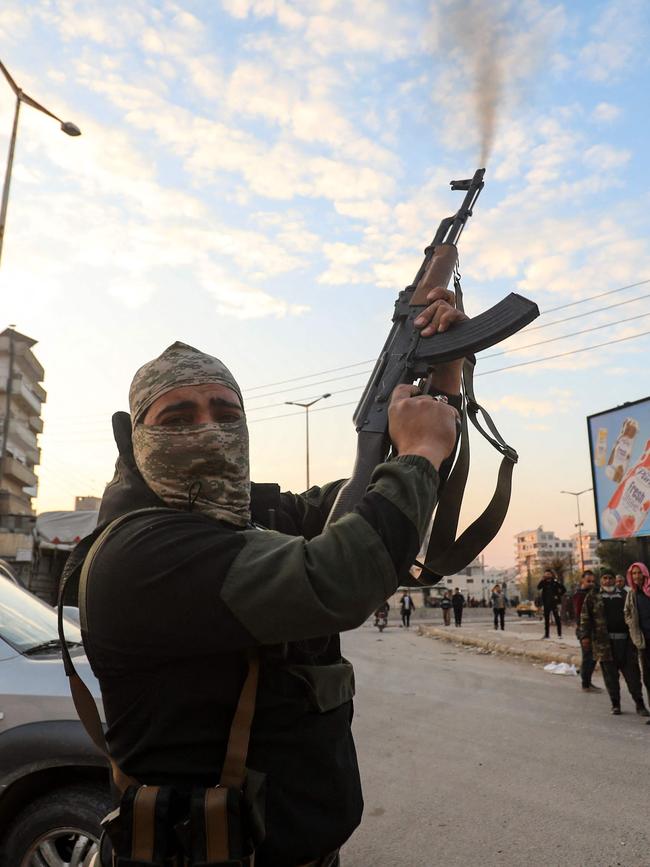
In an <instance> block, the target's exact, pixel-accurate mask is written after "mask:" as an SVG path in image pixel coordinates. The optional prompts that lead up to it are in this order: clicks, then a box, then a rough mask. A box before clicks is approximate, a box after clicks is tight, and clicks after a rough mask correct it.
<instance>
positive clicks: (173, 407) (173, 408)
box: [156, 400, 196, 418]
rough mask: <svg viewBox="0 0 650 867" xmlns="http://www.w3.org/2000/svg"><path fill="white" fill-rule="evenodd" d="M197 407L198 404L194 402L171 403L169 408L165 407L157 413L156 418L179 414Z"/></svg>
mask: <svg viewBox="0 0 650 867" xmlns="http://www.w3.org/2000/svg"><path fill="white" fill-rule="evenodd" d="M195 406H196V402H195V401H193V400H181V401H179V402H178V403H170V404H169V406H165V407H163V408H162V409H161V410H159V411H158V412H157V413H156V418H160V416H161V415H166V413H168V412H178V411H180V410H184V409H194V407H195Z"/></svg>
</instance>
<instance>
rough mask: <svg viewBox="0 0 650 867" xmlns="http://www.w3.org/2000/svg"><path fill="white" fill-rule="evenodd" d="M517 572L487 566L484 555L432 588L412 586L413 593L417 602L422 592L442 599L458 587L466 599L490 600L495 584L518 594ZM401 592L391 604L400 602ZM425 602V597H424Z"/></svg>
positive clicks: (512, 594) (508, 591) (508, 592)
mask: <svg viewBox="0 0 650 867" xmlns="http://www.w3.org/2000/svg"><path fill="white" fill-rule="evenodd" d="M515 578H516V573H515V570H514V569H495V568H494V567H487V568H486V566H485V564H484V560H483V557H482V556H481V557H477V558H476V559H475V560H472V562H471V563H470V564H469V566H466V567H465V568H464V569H463V571H462V572H459V573H457V574H456V575H450V576H449V577H445V578H441V579H440V581H439V582H438V583H437V584H435V585H434V586H433V587H431V588H430V590H425V591H422V590H419V589H418V588H417V587H413V588H411V594H412V595H414V598H415V600H416V604H418V601H417V598H418V596H420V594H423V596H424V595H428V596H429V597H430V599H431V600H434V599H440V598H441V597H442V595H443V593H444V592H445V590H449V591H450V592H452V593H453V592H454V590H455V589H456V588H458V589H459V591H460V592H461V593H462V594H463V596H464V597H465V599H466V600H467V599H469V597H470V596H471V597H473V598H474V599H476V601H477V602H481V601H485V602H488V601H489V599H490V593H491V592H492V588H493V587H494V585H495V584H501V585H505V587H506V592H507V594H508V597H514V596H517V595H518V589H517V586H516V581H515ZM400 596H401V592H400V591H398V592H397V593H396V594H395V595H394V596H393V597H392V598H391V599H390V600H389V602H390V604H391V606H392V605H394V604H397V603H398V602H399V598H400ZM422 601H423V602H424V599H422Z"/></svg>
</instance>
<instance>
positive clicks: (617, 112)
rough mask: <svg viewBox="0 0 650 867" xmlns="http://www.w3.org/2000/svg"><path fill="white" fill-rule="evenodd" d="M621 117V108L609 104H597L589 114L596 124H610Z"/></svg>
mask: <svg viewBox="0 0 650 867" xmlns="http://www.w3.org/2000/svg"><path fill="white" fill-rule="evenodd" d="M620 116H621V108H620V106H618V105H613V104H612V103H611V102H599V103H598V105H597V106H596V107H595V108H594V110H593V111H592V113H591V117H592V119H593V120H595V121H596V122H597V123H612V121H615V120H616V119H617V118H618V117H620Z"/></svg>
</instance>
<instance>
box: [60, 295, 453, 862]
mask: <svg viewBox="0 0 650 867" xmlns="http://www.w3.org/2000/svg"><path fill="white" fill-rule="evenodd" d="M437 297H438V299H439V302H440V303H434V304H433V305H432V306H431V307H430V308H428V309H427V311H426V317H425V318H426V322H425V325H426V326H427V327H429V328H433V330H435V329H436V328H437V327H439V328H441V330H444V329H445V328H446V327H447V325H448V324H451V323H453V321H455V319H456V318H460V317H461V316H462V314H458V313H457V311H455V310H453V309H452V308H451V307H450V306H449V305H448V304H447V303H446V302H445V301H444V293H442V291H440V293H439V295H438V296H437ZM430 300H431V296H430ZM423 333H426V328H425V331H424V332H423ZM429 333H431V331H429ZM459 367H460V365H459V364H458V363H452V365H449V366H447V367H445V368H444V369H441V370H440V371H439V374H438V375H439V381H440V382H441V388H444V385H442V383H443V382H444V383H445V384H447V385H449V384H450V383H452V381H453V383H454V384H455V385H456V390H457V387H458V383H459ZM453 390H454V389H450V391H453ZM449 399H450V403H452V404H453V403H454V397H453V394H450V398H449ZM129 403H130V410H131V419H130V422H129V418H128V416H127V415H126V414H125V413H118V414H117V415H116V417H114V430H115V433H116V439H117V441H118V446H119V449H120V457H119V459H118V463H117V468H116V475H115V478H114V480H113V481H112V482H111V484H110V485H109V486H108V487H107V489H106V492H105V495H104V498H103V501H102V507H101V511H100V521H99V528H100V529H101V528H102V527H107V526H108V525H109V523H110V522H112V521H114V520H115V519H116V518H118V517H120V516H125V515H126V514H127V513H129V517H127V518H124V519H123V521H122V523H120V524H119V526H116V528H115V529H114V530H111V531H109V532H108V534H107V536H106V538H105V539H104V541H103V544H102V546H101V549H99V551H98V553H97V554H96V555H95V556H94V557H93V559H92V564H91V565H90V567H88V566H87V567H86V568H87V569H88V582H87V594H86V605H85V608H86V616H87V621H86V631H85V634H84V642H85V645H86V650H87V654H88V657H89V659H90V662H91V664H92V667H93V670H94V672H95V674H96V675H97V677H98V679H99V682H100V686H101V691H102V697H103V702H104V710H105V714H106V721H107V731H106V740H107V743H108V747H109V750H110V753H111V756H112V758H113V759H114V760H115V762H116V763H117V764H118V765H119V767H120V768H121V770H122V771H123V772H124V773H126V774H128V775H130V776H131V777H133V778H135V779H136V780H137V781H139V783H141V784H149V785H150V786H156V785H163V786H164V785H169V786H174V787H175V788H176V789H178V790H181V791H182V790H183V789H187V790H190V789H191V788H192V787H196V786H205V787H214V786H215V785H216V783H217V782H218V780H219V773H220V769H221V767H222V765H223V762H224V755H225V754H226V747H227V741H228V734H229V730H230V725H231V721H232V718H233V713H234V708H235V707H236V706H237V703H238V699H239V696H240V693H241V690H242V684H243V682H244V680H245V677H246V672H247V665H248V655H249V654H250V653H251V651H255V652H256V653H257V654H258V656H259V660H260V675H259V685H258V689H257V697H256V703H255V713H254V720H253V725H252V729H251V734H250V744H249V748H248V752H247V756H246V767H247V768H248V771H249V776H250V778H251V779H252V780H253V782H254V783H255V785H258V788H259V791H260V792H261V791H262V790H263V791H264V792H265V794H264V796H263V798H262V800H263V807H264V810H265V820H264V822H263V825H264V827H265V832H264V837H263V839H262V840H260V841H258V842H259V845H258V849H257V852H256V856H255V864H256V867H297V865H335V864H338V854H337V853H338V849H339V847H340V846H341V845H342V844H343V843H344V842H345V840H346V839H347V838H348V837H349V836H350V834H351V833H352V832H353V830H354V829H355V827H356V826H357V825H358V824H359V821H360V819H361V812H362V797H361V787H360V781H359V773H358V768H357V760H356V755H355V749H354V744H353V740H352V735H351V730H350V723H351V718H352V701H351V700H352V696H353V692H354V686H353V673H352V667H351V665H350V664H349V663H348V662H347V661H346V660H345V659H343V658H342V656H341V650H340V641H339V635H338V633H339V632H340V631H342V630H346V629H353V628H355V627H357V626H359V625H360V624H361V623H363V622H364V621H365V620H366V618H367V617H368V616H369V615H370V614H371V613H372V612H373V611H374V610H376V609H377V608H378V607H379V606H380V605H381V604H382V603H383V601H384V600H385V599H386V598H387V597H389V596H390V595H391V594H393V593H394V592H395V590H396V588H397V586H398V585H399V584H400V583H404V581H405V580H406V577H407V575H408V570H409V567H410V566H411V564H412V562H413V559H414V558H415V557H416V555H417V552H418V550H419V547H420V545H421V542H422V539H423V536H424V534H425V532H426V529H427V524H428V521H429V517H430V515H431V510H432V508H433V506H434V504H435V501H436V495H437V488H438V472H437V470H438V468H439V467H440V464H441V462H442V461H444V459H445V458H446V457H448V455H449V454H450V452H451V451H452V449H453V446H454V442H455V439H456V413H455V410H454V409H453V408H452V406H450V405H447V404H445V403H444V402H438V401H435V400H433V399H432V398H431V397H429V396H422V395H417V393H416V389H414V388H413V387H411V386H398V388H397V389H396V390H395V392H394V393H393V397H392V401H391V406H390V410H389V432H390V436H391V440H392V442H393V444H394V447H395V450H396V452H397V453H398V455H399V456H398V457H396V458H394V459H392V460H390V461H389V462H387V463H385V464H381V465H380V466H379V467H377V469H376V470H375V473H374V475H373V478H372V482H371V484H370V486H369V488H368V490H367V492H366V494H365V496H364V497H363V499H362V501H361V503H360V504H359V505H358V507H357V508H356V509H355V511H354V512H352V513H351V514H348V515H346V516H344V517H343V518H341V519H340V520H339V521H336V522H335V523H333V524H332V525H330V526H329V527H328V528H327V529H326V530H325V531H323V527H324V523H325V521H326V518H327V515H328V513H329V511H330V509H331V506H332V505H333V502H334V499H335V496H336V493H337V491H338V488H339V487H340V484H339V483H334V484H330V485H327V486H325V487H323V488H321V489H319V488H312V489H310V490H309V491H308V492H307V493H306V494H304V495H302V496H294V495H292V494H282V495H280V493H279V489H278V488H277V486H273V485H268V486H255V485H253V486H252V487H251V485H250V483H249V462H248V432H247V426H246V417H245V412H244V406H243V400H242V396H241V391H240V389H239V386H238V384H237V382H236V380H235V379H234V377H233V376H232V374H231V373H230V371H229V370H228V369H227V368H226V367H225V365H224V364H222V362H220V361H219V360H218V359H216V358H214V357H212V356H210V355H206V354H204V353H203V352H200V351H198V350H197V349H194V348H193V347H191V346H187V345H185V344H183V343H175V344H173V345H172V346H170V347H169V348H168V349H166V350H165V351H164V352H163V353H162V354H161V355H160V356H159V357H158V358H156V359H154V360H153V361H150V362H149V363H147V364H145V365H144V366H143V367H141V368H140V369H139V370H138V372H137V373H136V375H135V377H134V379H133V382H132V385H131V389H130V394H129ZM269 508H271V509H273V513H274V516H275V529H274V530H269V529H263V527H262V526H260V525H266V526H268V523H269V522H268V515H269ZM85 550H87V548H86V549H85ZM83 553H84V547H83V544H82V547H81V548H80V550H79V552H76V559H72V561H71V564H70V568H71V569H73V568H75V563H78V562H80V558H82V556H83ZM256 781H257V782H256ZM258 800H259V799H258ZM260 836H261V835H260ZM109 857H110V855H109V856H105V855H104V849H102V858H103V859H104V861H103V862H102V863H105V864H108V863H110V861H109V860H108V858H109Z"/></svg>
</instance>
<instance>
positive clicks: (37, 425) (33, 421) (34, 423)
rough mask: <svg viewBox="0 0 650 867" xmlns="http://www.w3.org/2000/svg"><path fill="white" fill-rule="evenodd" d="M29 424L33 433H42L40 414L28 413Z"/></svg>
mask: <svg viewBox="0 0 650 867" xmlns="http://www.w3.org/2000/svg"><path fill="white" fill-rule="evenodd" d="M29 426H30V428H31V429H32V430H33V431H34V432H35V433H43V419H42V418H41V417H40V415H30V417H29Z"/></svg>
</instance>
